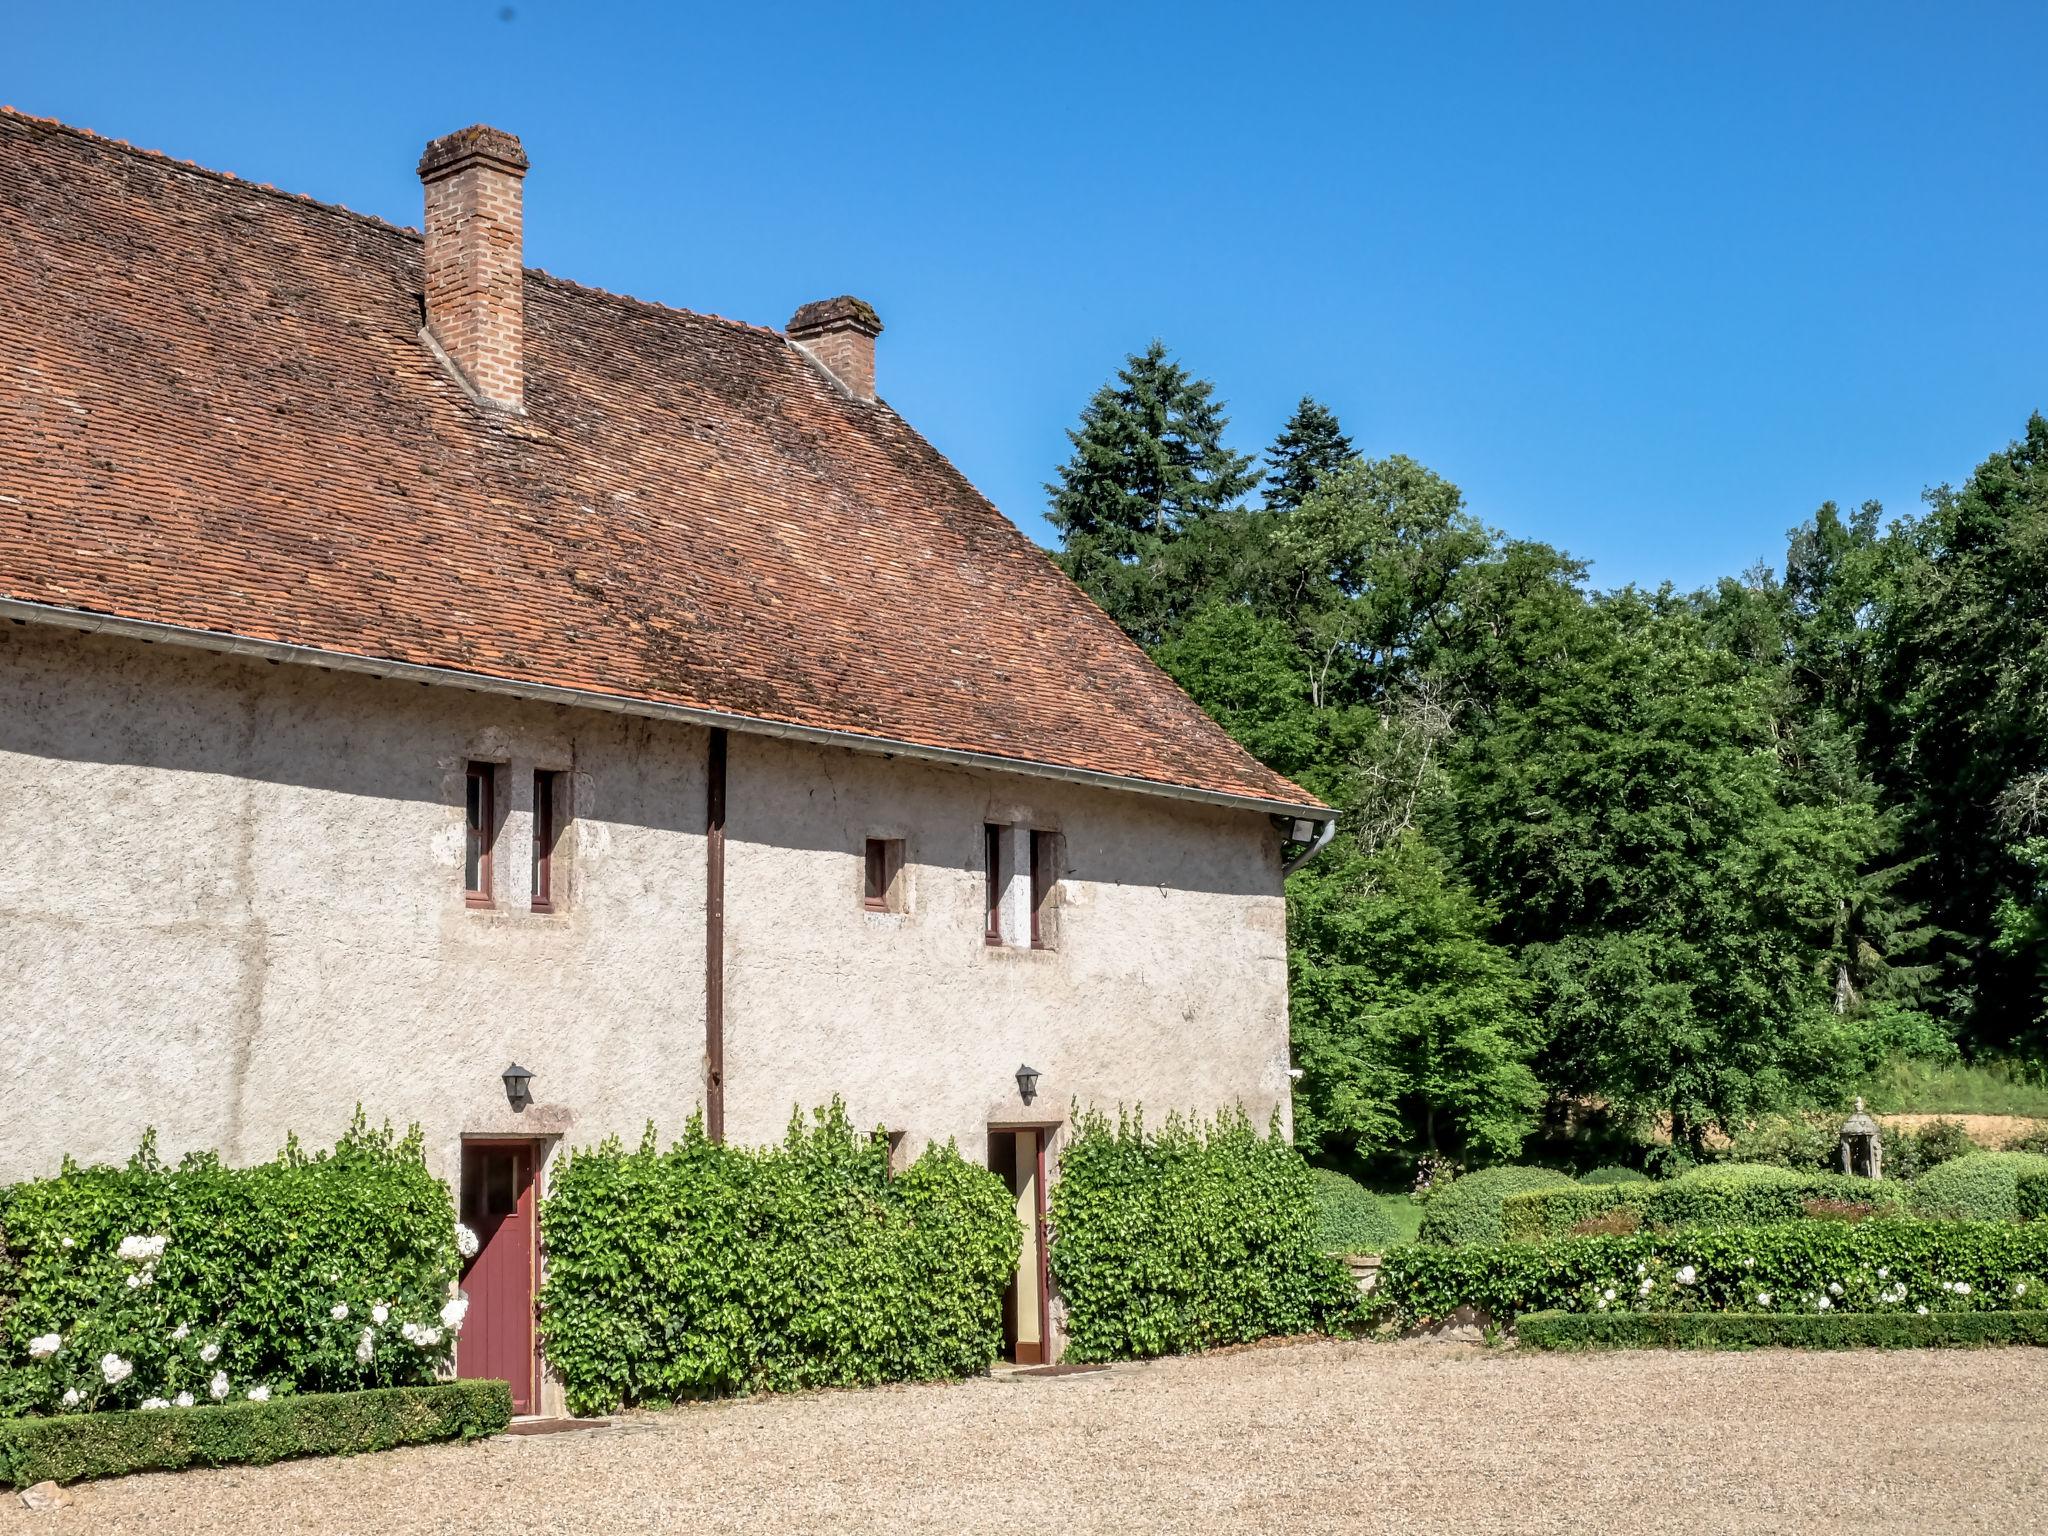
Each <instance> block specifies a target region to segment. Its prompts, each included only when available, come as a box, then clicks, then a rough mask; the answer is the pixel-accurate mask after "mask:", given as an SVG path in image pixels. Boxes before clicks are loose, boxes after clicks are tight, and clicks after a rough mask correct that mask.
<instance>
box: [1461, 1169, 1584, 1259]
mask: <svg viewBox="0 0 2048 1536" xmlns="http://www.w3.org/2000/svg"><path fill="white" fill-rule="evenodd" d="M1578 1187H1579V1186H1578V1185H1576V1184H1574V1183H1573V1182H1572V1177H1571V1175H1570V1174H1568V1173H1556V1172H1553V1171H1552V1170H1550V1169H1548V1168H1521V1167H1516V1166H1514V1165H1512V1164H1508V1165H1503V1166H1501V1167H1497V1168H1482V1169H1480V1170H1479V1172H1477V1173H1468V1174H1466V1175H1465V1176H1464V1177H1463V1178H1461V1179H1455V1180H1453V1181H1452V1182H1451V1183H1449V1184H1446V1185H1444V1186H1443V1187H1442V1188H1440V1189H1437V1190H1435V1191H1433V1192H1432V1193H1431V1194H1430V1197H1429V1203H1428V1204H1427V1205H1425V1206H1424V1207H1423V1209H1422V1241H1424V1242H1425V1243H1447V1244H1453V1245H1455V1244H1462V1243H1497V1242H1499V1241H1501V1239H1502V1237H1503V1236H1504V1235H1505V1233H1504V1231H1503V1229H1502V1226H1501V1207H1502V1204H1503V1203H1504V1202H1505V1201H1506V1200H1507V1199H1508V1198H1509V1197H1510V1196H1511V1195H1519V1194H1522V1193H1524V1192H1525V1191H1528V1190H1537V1189H1560V1188H1561V1189H1576V1188H1578Z"/></svg>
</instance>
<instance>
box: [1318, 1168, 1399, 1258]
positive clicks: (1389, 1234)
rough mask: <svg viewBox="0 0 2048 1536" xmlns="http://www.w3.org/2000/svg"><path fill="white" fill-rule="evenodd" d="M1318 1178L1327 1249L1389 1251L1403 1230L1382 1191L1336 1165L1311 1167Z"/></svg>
mask: <svg viewBox="0 0 2048 1536" xmlns="http://www.w3.org/2000/svg"><path fill="white" fill-rule="evenodd" d="M1309 1172H1310V1174H1311V1176H1312V1177H1313V1178H1314V1180H1315V1185H1314V1189H1315V1197H1316V1233H1317V1240H1318V1242H1319V1243H1320V1244H1321V1246H1322V1250H1323V1252H1325V1253H1385V1252H1386V1251H1387V1249H1388V1248H1390V1247H1392V1246H1393V1245H1394V1244H1395V1243H1397V1242H1399V1241H1400V1237H1401V1231H1400V1228H1399V1227H1398V1226H1396V1225H1395V1222H1394V1218H1393V1217H1392V1216H1391V1215H1390V1214H1388V1211H1387V1208H1386V1206H1385V1205H1383V1204H1382V1203H1381V1201H1380V1198H1379V1196H1378V1195H1375V1194H1374V1193H1373V1192H1372V1191H1371V1190H1369V1189H1367V1188H1366V1187H1365V1186H1364V1185H1363V1184H1361V1183H1359V1182H1358V1181H1357V1180H1356V1179H1352V1178H1347V1177H1345V1176H1344V1175H1343V1174H1341V1173H1338V1172H1337V1171H1336V1170H1335V1169H1332V1168H1312V1169H1310V1170H1309Z"/></svg>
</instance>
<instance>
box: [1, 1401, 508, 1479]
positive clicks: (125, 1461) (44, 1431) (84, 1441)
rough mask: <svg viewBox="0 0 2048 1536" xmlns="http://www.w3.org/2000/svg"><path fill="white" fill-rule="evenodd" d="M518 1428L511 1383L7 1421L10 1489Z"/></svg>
mask: <svg viewBox="0 0 2048 1536" xmlns="http://www.w3.org/2000/svg"><path fill="white" fill-rule="evenodd" d="M511 1422H512V1390H511V1388H510V1387H508V1386H506V1384H505V1383H504V1382H502V1381H453V1382H446V1383H442V1384H440V1385H437V1386H431V1387H382V1388H375V1389H372V1390H370V1391H367V1392H309V1393H304V1394H300V1395H298V1396H293V1397H280V1398H274V1399H272V1400H271V1401H269V1402H264V1403H251V1402H235V1403H224V1404H221V1405H219V1406H217V1407H205V1408H158V1409H126V1410H122V1411H117V1412H108V1413H76V1414H63V1415H59V1416H57V1417H55V1418H45V1419H12V1420H7V1421H4V1422H0V1485H6V1486H12V1487H15V1488H27V1487H31V1486H33V1485H34V1484H36V1483H41V1482H58V1483H75V1482H80V1481H83V1480H85V1479H87V1478H95V1477H121V1476H124V1475H126V1474H127V1473H130V1472H175V1471H177V1470H179V1469H180V1468H184V1467H226V1466H237V1465H247V1466H260V1465H262V1464H264V1463H266V1462H272V1461H283V1460H284V1459H286V1458H287V1457H292V1456H348V1455H353V1454H354V1453H356V1452H358V1451H384V1450H389V1449H391V1448H392V1447H394V1446H400V1445H422V1444H425V1443H427V1442H429V1441H434V1440H473V1439H476V1438H477V1437H479V1436H482V1435H495V1434H498V1433H500V1432H501V1431H502V1430H503V1429H504V1428H505V1426H506V1425H507V1424H509V1423H511Z"/></svg>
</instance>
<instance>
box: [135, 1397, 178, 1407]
mask: <svg viewBox="0 0 2048 1536" xmlns="http://www.w3.org/2000/svg"><path fill="white" fill-rule="evenodd" d="M142 1406H143V1407H145V1408H168V1407H170V1406H171V1400H170V1399H169V1398H167V1397H145V1398H144V1399H143V1400H142Z"/></svg>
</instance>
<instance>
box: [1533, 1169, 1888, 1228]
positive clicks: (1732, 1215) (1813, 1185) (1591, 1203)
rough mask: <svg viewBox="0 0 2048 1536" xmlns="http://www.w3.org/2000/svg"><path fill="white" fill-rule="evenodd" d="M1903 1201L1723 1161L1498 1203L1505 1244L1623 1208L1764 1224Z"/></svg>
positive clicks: (1878, 1186)
mask: <svg viewBox="0 0 2048 1536" xmlns="http://www.w3.org/2000/svg"><path fill="white" fill-rule="evenodd" d="M1904 1199H1905V1194H1904V1191H1903V1188H1902V1186H1900V1185H1897V1184H1886V1183H1883V1182H1881V1181H1873V1180H1870V1179H1859V1178H1854V1177H1852V1176H1850V1175H1847V1174H1839V1173H1832V1174H1831V1173H1795V1172H1794V1171H1793V1170H1791V1169H1789V1168H1777V1167H1772V1166H1770V1165H1767V1164H1748V1163H1728V1164H1718V1165H1715V1166H1711V1167H1706V1168H1695V1169H1693V1170H1692V1171H1690V1172H1688V1173H1685V1174H1683V1175H1681V1176H1680V1177H1678V1178H1675V1179H1672V1180H1669V1181H1668V1182H1666V1183H1662V1184H1651V1183H1638V1184H1604V1185H1602V1184H1573V1185H1565V1186H1562V1187H1554V1188H1548V1189H1534V1190H1529V1191H1527V1192H1526V1193H1523V1194H1517V1195H1510V1196H1509V1197H1508V1198H1507V1199H1506V1200H1504V1201H1502V1202H1501V1233H1502V1236H1503V1237H1504V1238H1505V1239H1506V1240H1508V1241H1510V1242H1533V1241H1535V1240H1537V1239H1539V1238H1546V1237H1562V1236H1564V1235H1565V1234H1567V1233H1569V1232H1570V1231H1571V1230H1572V1228H1573V1227H1575V1226H1576V1225H1578V1224H1579V1223H1580V1222H1582V1221H1586V1220H1589V1219H1590V1218H1593V1217H1596V1216H1600V1215H1603V1214H1605V1213H1606V1212H1609V1211H1616V1210H1625V1211H1628V1212H1630V1213H1631V1214H1633V1215H1634V1216H1635V1217H1636V1219H1637V1220H1638V1221H1640V1222H1641V1223H1642V1224H1643V1225H1644V1226H1659V1227H1702V1226H1721V1227H1748V1226H1763V1225H1767V1224H1769V1223H1772V1222H1778V1221H1796V1220H1798V1219H1799V1218H1801V1217H1802V1216H1804V1215H1806V1214H1807V1209H1806V1208H1807V1206H1808V1204H1809V1203H1810V1202H1813V1201H1824V1202H1835V1203H1837V1204H1840V1205H1852V1206H1875V1207H1876V1208H1877V1213H1878V1214H1886V1213H1889V1214H1892V1215H1900V1214H1903V1211H1904V1206H1903V1201H1904Z"/></svg>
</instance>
